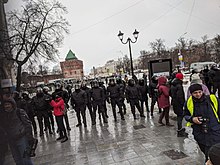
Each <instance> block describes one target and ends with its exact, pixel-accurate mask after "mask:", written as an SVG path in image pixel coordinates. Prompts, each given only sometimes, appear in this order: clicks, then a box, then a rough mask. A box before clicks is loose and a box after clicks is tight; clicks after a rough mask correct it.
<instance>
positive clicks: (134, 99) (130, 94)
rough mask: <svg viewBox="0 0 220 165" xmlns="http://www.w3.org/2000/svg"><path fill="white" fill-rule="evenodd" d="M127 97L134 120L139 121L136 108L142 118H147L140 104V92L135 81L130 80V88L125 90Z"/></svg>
mask: <svg viewBox="0 0 220 165" xmlns="http://www.w3.org/2000/svg"><path fill="white" fill-rule="evenodd" d="M125 95H126V99H127V102H128V103H130V106H131V112H132V114H133V117H134V119H137V118H136V114H135V107H136V108H137V109H138V111H139V113H140V117H145V116H144V112H143V111H142V109H141V107H140V103H139V100H140V92H139V90H138V88H137V86H136V85H135V81H134V79H129V80H128V86H127V87H126V89H125Z"/></svg>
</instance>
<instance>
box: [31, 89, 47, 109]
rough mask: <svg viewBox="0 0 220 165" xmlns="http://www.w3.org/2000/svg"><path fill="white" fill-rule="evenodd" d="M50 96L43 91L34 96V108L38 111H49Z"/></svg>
mask: <svg viewBox="0 0 220 165" xmlns="http://www.w3.org/2000/svg"><path fill="white" fill-rule="evenodd" d="M47 99H48V96H46V95H45V94H43V93H40V94H37V96H34V97H33V102H32V103H33V108H34V110H35V111H36V112H38V111H45V112H46V111H48V109H50V104H49V103H48V101H47Z"/></svg>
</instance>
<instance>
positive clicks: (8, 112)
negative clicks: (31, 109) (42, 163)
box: [0, 98, 34, 165]
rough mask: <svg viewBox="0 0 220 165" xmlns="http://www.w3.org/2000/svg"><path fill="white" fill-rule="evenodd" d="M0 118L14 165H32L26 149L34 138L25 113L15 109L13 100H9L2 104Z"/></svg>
mask: <svg viewBox="0 0 220 165" xmlns="http://www.w3.org/2000/svg"><path fill="white" fill-rule="evenodd" d="M0 118H1V120H0V127H1V129H2V130H3V131H4V132H5V136H6V138H7V140H8V144H9V147H10V150H11V153H12V156H13V158H14V161H15V163H16V165H33V163H32V160H31V158H30V155H29V154H28V153H27V149H28V147H29V146H30V145H31V144H32V143H33V141H34V138H33V134H32V126H31V121H30V120H29V118H28V116H27V114H26V112H25V111H24V110H22V109H19V108H17V105H16V102H15V100H14V99H13V98H9V99H7V100H4V102H3V110H1V112H0ZM1 149H2V148H1Z"/></svg>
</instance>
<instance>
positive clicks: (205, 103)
mask: <svg viewBox="0 0 220 165" xmlns="http://www.w3.org/2000/svg"><path fill="white" fill-rule="evenodd" d="M211 104H212V103H211V101H210V98H209V96H206V95H203V96H202V97H201V99H199V100H198V99H194V98H193V105H194V113H193V117H203V118H208V119H209V121H208V123H207V125H208V133H204V131H203V126H202V124H193V125H192V129H193V135H194V139H195V140H196V141H197V142H198V143H201V144H203V145H205V146H212V145H214V144H216V143H220V123H218V121H217V119H216V117H215V114H214V112H213V109H212V107H211ZM219 108H220V102H219V100H218V116H220V111H219V110H220V109H219ZM184 114H185V119H186V121H189V122H191V123H192V116H191V114H190V112H189V110H188V108H187V104H185V108H184Z"/></svg>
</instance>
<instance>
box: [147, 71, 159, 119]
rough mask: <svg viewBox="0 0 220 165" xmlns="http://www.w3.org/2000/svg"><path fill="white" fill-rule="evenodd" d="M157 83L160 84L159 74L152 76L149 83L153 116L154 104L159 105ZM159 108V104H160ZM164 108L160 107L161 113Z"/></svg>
mask: <svg viewBox="0 0 220 165" xmlns="http://www.w3.org/2000/svg"><path fill="white" fill-rule="evenodd" d="M157 84H158V80H157V76H156V75H154V76H152V77H151V81H150V84H149V97H150V98H151V107H150V112H151V116H152V117H153V113H154V105H155V104H156V103H157V105H158V95H159V94H158V89H157ZM158 108H159V106H158ZM161 112H162V110H161V108H159V113H161Z"/></svg>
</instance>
